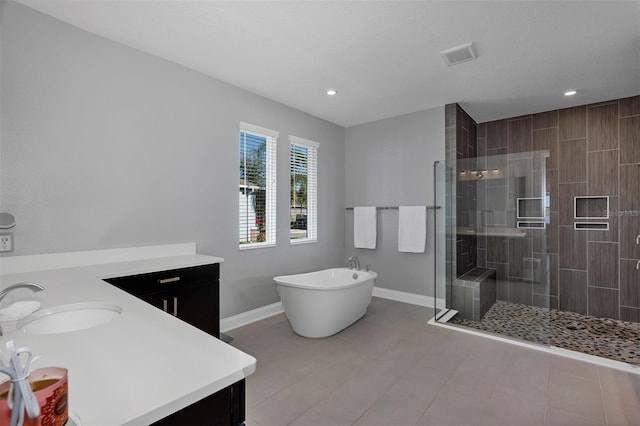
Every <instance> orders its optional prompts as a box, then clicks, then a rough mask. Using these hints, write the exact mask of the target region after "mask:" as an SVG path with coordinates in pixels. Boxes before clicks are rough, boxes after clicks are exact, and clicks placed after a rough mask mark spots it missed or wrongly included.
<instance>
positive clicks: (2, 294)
mask: <svg viewBox="0 0 640 426" xmlns="http://www.w3.org/2000/svg"><path fill="white" fill-rule="evenodd" d="M20 288H26V289H29V290H31V291H33V292H34V293H37V292H39V291H42V290H44V287H42V286H41V285H40V284H36V283H17V284H13V285H10V286H9V287H7V288H5V289H3V290H2V291H0V302H1V301H2V299H4V298H5V297H7V295H8V294H9V293H11V292H12V291H13V290H18V289H20ZM3 335H4V334H3V331H2V327H0V336H3Z"/></svg>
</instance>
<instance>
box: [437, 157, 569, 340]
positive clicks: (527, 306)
mask: <svg viewBox="0 0 640 426" xmlns="http://www.w3.org/2000/svg"><path fill="white" fill-rule="evenodd" d="M547 159H548V151H535V152H520V153H513V154H502V155H494V156H486V157H476V158H468V159H458V160H454V161H448V162H440V163H438V164H436V167H435V173H436V200H437V202H438V203H439V204H440V205H442V206H443V207H444V211H443V212H442V213H443V214H442V216H443V218H441V221H440V227H441V229H440V230H439V233H440V234H442V235H443V236H444V251H445V256H444V257H445V260H444V264H443V265H442V266H441V268H442V269H443V270H444V276H445V279H444V283H442V282H439V283H437V284H436V290H435V293H436V295H437V296H436V302H437V300H438V298H440V299H444V305H445V307H446V308H447V309H448V310H447V311H446V312H443V311H442V310H437V315H436V318H437V319H438V321H442V322H445V321H446V322H448V323H450V324H456V325H459V326H464V327H470V328H474V329H477V330H482V331H486V332H490V333H496V334H500V335H504V336H508V337H515V338H519V339H524V340H527V341H531V342H535V343H539V344H544V345H548V344H549V342H550V315H551V311H550V308H552V307H553V306H552V304H553V301H554V300H557V298H553V288H554V286H555V288H557V283H553V282H551V280H552V278H551V277H552V274H550V271H551V266H552V265H551V258H550V256H549V249H550V247H549V244H548V241H550V239H549V238H548V233H549V232H550V228H549V227H548V224H549V215H550V213H549V211H550V208H549V207H550V206H549V200H550V194H549V188H550V185H549V179H550V176H549V174H548V173H547V167H546V165H547ZM438 254H440V253H439V252H438Z"/></svg>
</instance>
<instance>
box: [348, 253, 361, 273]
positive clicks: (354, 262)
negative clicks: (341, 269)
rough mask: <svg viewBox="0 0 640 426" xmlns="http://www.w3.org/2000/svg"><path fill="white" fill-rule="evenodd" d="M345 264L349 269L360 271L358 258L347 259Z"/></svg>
mask: <svg viewBox="0 0 640 426" xmlns="http://www.w3.org/2000/svg"><path fill="white" fill-rule="evenodd" d="M347 262H348V263H347V264H348V265H349V269H353V268H356V270H357V271H359V270H360V261H359V260H358V256H351V257H350V258H349V259H347Z"/></svg>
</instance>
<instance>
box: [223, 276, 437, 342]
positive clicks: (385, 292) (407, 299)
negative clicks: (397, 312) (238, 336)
mask: <svg viewBox="0 0 640 426" xmlns="http://www.w3.org/2000/svg"><path fill="white" fill-rule="evenodd" d="M373 295H374V296H375V297H380V298H382V299H389V300H395V301H397V302H404V303H410V304H412V305H418V306H425V307H428V308H433V303H434V298H433V297H430V296H423V295H420V294H414V293H407V292H404V291H397V290H389V289H388V288H381V287H374V288H373ZM437 304H438V308H439V309H442V307H444V299H438V300H437ZM282 312H284V307H283V306H282V302H276V303H272V304H271V305H267V306H262V307H260V308H256V309H252V310H251V311H247V312H243V313H241V314H237V315H233V316H230V317H227V318H222V319H221V320H220V331H221V332H223V333H224V332H226V331H229V330H233V329H234V328H238V327H242V326H244V325H247V324H251V323H254V322H256V321H260V320H263V319H265V318H269V317H271V316H274V315H277V314H280V313H282Z"/></svg>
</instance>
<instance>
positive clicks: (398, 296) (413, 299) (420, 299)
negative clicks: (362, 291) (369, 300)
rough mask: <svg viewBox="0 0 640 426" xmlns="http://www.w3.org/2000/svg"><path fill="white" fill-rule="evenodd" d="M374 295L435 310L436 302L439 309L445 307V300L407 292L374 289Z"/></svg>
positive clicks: (380, 288)
mask: <svg viewBox="0 0 640 426" xmlns="http://www.w3.org/2000/svg"><path fill="white" fill-rule="evenodd" d="M373 295H374V296H375V297H381V298H383V299H389V300H395V301H396V302H404V303H410V304H412V305H418V306H425V307H427V308H433V307H434V306H433V305H434V301H435V302H436V305H437V307H438V309H442V308H444V306H445V303H444V299H440V298H438V299H434V297H433V296H423V295H421V294H415V293H407V292H405V291H398V290H390V289H388V288H382V287H373Z"/></svg>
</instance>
